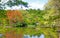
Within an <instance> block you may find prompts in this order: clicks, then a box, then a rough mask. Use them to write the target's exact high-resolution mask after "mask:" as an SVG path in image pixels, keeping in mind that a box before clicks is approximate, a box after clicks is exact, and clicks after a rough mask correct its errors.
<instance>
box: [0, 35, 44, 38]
mask: <svg viewBox="0 0 60 38" xmlns="http://www.w3.org/2000/svg"><path fill="white" fill-rule="evenodd" d="M2 36H3V34H0V38H2ZM44 37H45V36H44V34H41V35H40V36H33V35H32V36H30V35H24V38H44Z"/></svg>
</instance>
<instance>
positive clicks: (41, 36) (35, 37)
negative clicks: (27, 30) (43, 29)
mask: <svg viewBox="0 0 60 38" xmlns="http://www.w3.org/2000/svg"><path fill="white" fill-rule="evenodd" d="M24 38H44V34H41V35H40V36H39V37H38V36H32V37H30V35H24Z"/></svg>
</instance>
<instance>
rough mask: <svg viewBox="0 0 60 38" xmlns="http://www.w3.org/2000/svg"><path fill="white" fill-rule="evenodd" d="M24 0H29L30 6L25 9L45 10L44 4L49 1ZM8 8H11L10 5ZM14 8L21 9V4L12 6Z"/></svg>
mask: <svg viewBox="0 0 60 38" xmlns="http://www.w3.org/2000/svg"><path fill="white" fill-rule="evenodd" d="M7 1H8V0H2V2H4V3H5V2H7ZM22 1H25V2H28V6H29V8H25V7H23V9H30V8H32V9H41V10H43V9H44V5H45V4H46V3H47V2H48V0H22ZM7 9H11V8H9V7H7ZM12 9H21V8H20V5H19V6H15V7H12Z"/></svg>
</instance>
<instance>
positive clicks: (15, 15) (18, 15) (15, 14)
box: [7, 10, 23, 21]
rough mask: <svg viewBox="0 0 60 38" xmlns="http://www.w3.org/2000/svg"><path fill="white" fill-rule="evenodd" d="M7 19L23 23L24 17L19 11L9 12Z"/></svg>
mask: <svg viewBox="0 0 60 38" xmlns="http://www.w3.org/2000/svg"><path fill="white" fill-rule="evenodd" d="M7 17H8V19H9V20H13V21H15V20H18V21H22V20H23V19H22V18H23V17H22V14H21V12H20V11H19V10H8V11H7Z"/></svg>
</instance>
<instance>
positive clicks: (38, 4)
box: [29, 3, 44, 9]
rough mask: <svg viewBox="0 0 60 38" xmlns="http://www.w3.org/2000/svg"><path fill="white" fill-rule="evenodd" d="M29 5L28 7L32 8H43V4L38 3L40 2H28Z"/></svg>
mask: <svg viewBox="0 0 60 38" xmlns="http://www.w3.org/2000/svg"><path fill="white" fill-rule="evenodd" d="M29 5H30V6H31V7H29V8H32V9H43V7H44V4H40V3H30V4H29Z"/></svg>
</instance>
